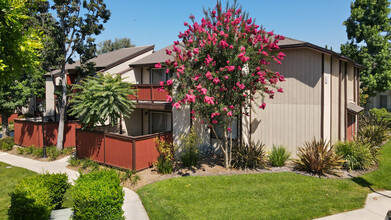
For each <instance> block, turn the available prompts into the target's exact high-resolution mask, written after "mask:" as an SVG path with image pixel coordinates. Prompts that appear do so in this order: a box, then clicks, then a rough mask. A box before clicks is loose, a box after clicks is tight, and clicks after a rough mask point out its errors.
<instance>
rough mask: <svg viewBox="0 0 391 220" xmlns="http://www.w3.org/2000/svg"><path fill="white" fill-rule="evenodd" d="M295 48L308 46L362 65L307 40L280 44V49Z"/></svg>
mask: <svg viewBox="0 0 391 220" xmlns="http://www.w3.org/2000/svg"><path fill="white" fill-rule="evenodd" d="M297 48H309V49H313V50H315V51H318V52H320V53H327V54H329V55H334V56H336V57H338V58H339V59H340V60H343V61H350V62H353V63H354V65H355V66H358V67H363V66H362V65H361V64H358V63H356V62H354V60H352V59H351V58H349V57H346V56H343V55H341V54H339V53H336V52H334V51H331V50H328V49H326V48H323V47H319V46H317V45H314V44H311V43H308V42H304V43H300V44H289V45H281V46H280V49H297Z"/></svg>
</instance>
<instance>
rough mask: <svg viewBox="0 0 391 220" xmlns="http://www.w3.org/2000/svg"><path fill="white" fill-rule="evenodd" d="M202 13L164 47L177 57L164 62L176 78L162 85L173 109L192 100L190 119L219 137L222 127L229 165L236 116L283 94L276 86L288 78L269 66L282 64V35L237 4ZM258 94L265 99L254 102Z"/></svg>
mask: <svg viewBox="0 0 391 220" xmlns="http://www.w3.org/2000/svg"><path fill="white" fill-rule="evenodd" d="M204 14H205V17H204V18H202V19H201V23H198V22H195V21H194V20H195V18H194V16H190V19H191V20H192V23H193V24H192V25H191V24H188V23H187V22H185V23H184V25H185V26H186V27H187V28H188V29H187V30H186V31H185V32H183V33H182V32H180V33H179V38H180V39H182V43H181V44H180V45H179V41H174V44H175V45H174V46H173V49H172V50H167V51H166V53H167V54H172V55H173V61H170V60H167V61H165V63H163V65H164V67H165V68H166V72H167V73H169V72H171V73H172V75H173V76H174V80H168V81H167V82H160V84H161V85H162V86H168V89H169V91H170V93H171V95H170V96H168V97H167V101H172V102H173V106H174V107H176V108H177V109H178V108H181V106H182V105H189V104H190V105H191V108H192V111H191V113H192V118H195V117H199V118H200V120H202V122H203V123H205V124H207V125H208V126H209V127H210V128H211V131H212V132H213V133H214V134H215V136H216V137H218V135H217V134H216V128H217V127H219V128H222V129H223V138H222V139H220V138H218V142H219V147H220V148H221V149H222V151H223V153H224V159H225V164H224V165H225V167H229V166H230V164H231V158H232V154H231V152H232V145H233V141H232V135H231V134H232V122H233V120H234V118H235V117H241V114H242V113H243V114H246V115H248V114H249V111H250V110H251V107H252V106H251V105H252V104H257V105H258V106H259V108H262V109H263V108H265V106H266V104H265V103H264V102H263V100H264V98H263V97H265V96H268V97H270V98H272V97H273V95H274V93H275V91H278V92H282V89H281V88H278V87H277V85H276V84H277V82H279V81H284V77H283V76H282V75H280V73H278V72H273V71H271V70H269V69H268V65H269V63H270V62H271V61H275V62H277V63H281V62H280V60H282V59H283V57H284V56H285V55H284V54H283V53H281V52H280V53H278V49H279V47H278V45H277V43H278V41H279V40H282V39H284V37H283V36H280V35H274V33H273V32H268V33H267V32H265V31H264V30H263V29H262V28H260V27H259V26H258V25H256V24H255V23H254V20H253V19H252V18H248V16H247V15H246V14H245V13H242V10H241V8H240V7H239V6H238V5H237V4H234V5H232V6H229V5H228V4H227V7H226V9H225V10H223V9H222V7H221V2H220V1H218V2H217V5H216V7H215V9H209V10H204ZM155 67H157V68H160V67H161V64H156V65H155ZM160 89H161V90H163V89H164V88H163V87H162V88H160ZM274 89H275V90H274ZM258 96H260V97H262V99H261V100H262V103H256V101H255V98H257V97H258ZM250 100H253V101H254V102H250ZM257 100H259V99H257ZM250 103H251V104H250Z"/></svg>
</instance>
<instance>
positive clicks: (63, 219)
mask: <svg viewBox="0 0 391 220" xmlns="http://www.w3.org/2000/svg"><path fill="white" fill-rule="evenodd" d="M72 215H73V212H72V209H71V208H68V209H57V210H53V211H52V215H51V216H50V220H69V219H70V218H71V217H72Z"/></svg>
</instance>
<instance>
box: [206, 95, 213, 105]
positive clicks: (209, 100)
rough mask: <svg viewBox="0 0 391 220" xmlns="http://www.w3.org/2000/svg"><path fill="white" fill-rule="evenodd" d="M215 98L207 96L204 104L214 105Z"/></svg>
mask: <svg viewBox="0 0 391 220" xmlns="http://www.w3.org/2000/svg"><path fill="white" fill-rule="evenodd" d="M213 100H214V97H209V96H205V98H204V102H205V103H207V104H210V105H214V104H215V103H214V101H213Z"/></svg>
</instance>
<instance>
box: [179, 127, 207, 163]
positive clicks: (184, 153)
mask: <svg viewBox="0 0 391 220" xmlns="http://www.w3.org/2000/svg"><path fill="white" fill-rule="evenodd" d="M180 143H181V145H180V146H175V148H176V151H178V152H179V158H180V159H181V161H182V164H183V165H184V166H186V167H192V166H197V164H198V161H199V159H200V154H199V151H198V147H199V145H200V144H201V140H200V138H199V137H198V135H197V132H196V131H195V129H194V127H192V128H191V130H190V133H189V134H187V135H184V136H182V137H181V138H180Z"/></svg>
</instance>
